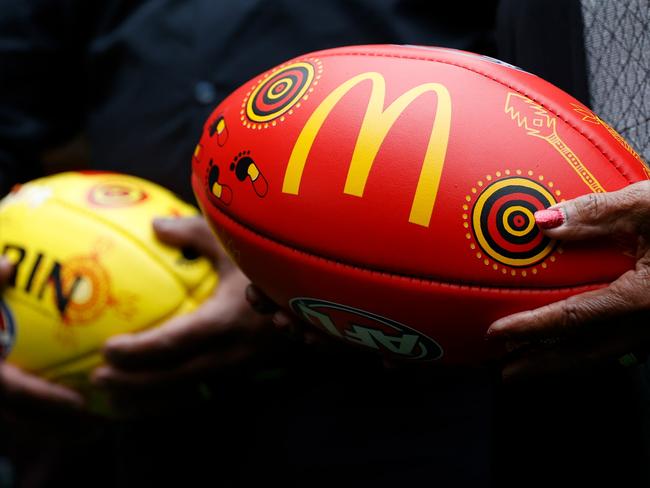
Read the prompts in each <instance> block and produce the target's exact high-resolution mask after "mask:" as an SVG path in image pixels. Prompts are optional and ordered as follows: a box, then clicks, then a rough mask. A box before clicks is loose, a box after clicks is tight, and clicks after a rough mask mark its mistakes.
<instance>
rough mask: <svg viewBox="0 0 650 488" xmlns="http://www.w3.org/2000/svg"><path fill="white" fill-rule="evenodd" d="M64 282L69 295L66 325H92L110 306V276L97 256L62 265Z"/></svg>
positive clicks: (69, 261)
mask: <svg viewBox="0 0 650 488" xmlns="http://www.w3.org/2000/svg"><path fill="white" fill-rule="evenodd" d="M61 282H62V287H63V289H64V290H65V292H66V293H67V294H69V296H70V300H69V301H68V303H67V306H66V308H65V311H64V314H63V319H64V320H65V321H66V322H69V323H72V324H82V323H87V322H90V321H92V320H95V319H97V318H98V317H100V316H101V315H102V314H103V313H104V312H105V310H106V308H107V307H108V306H109V305H110V304H111V294H110V276H109V274H108V271H107V270H106V269H105V268H104V267H103V266H102V265H101V264H100V263H99V260H98V259H97V257H96V256H78V257H75V258H71V259H69V260H68V261H66V262H65V263H63V267H62V271H61Z"/></svg>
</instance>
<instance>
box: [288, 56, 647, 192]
mask: <svg viewBox="0 0 650 488" xmlns="http://www.w3.org/2000/svg"><path fill="white" fill-rule="evenodd" d="M312 56H317V57H319V58H325V57H330V58H334V57H344V56H368V57H379V58H396V59H412V60H414V61H429V62H433V63H441V64H447V65H450V66H455V67H457V68H462V69H466V70H467V71H471V72H472V73H475V74H477V75H480V76H483V77H485V78H487V79H489V80H492V81H494V82H495V83H499V84H500V85H503V86H505V87H507V88H509V89H510V90H513V91H516V92H517V93H519V94H521V95H524V96H525V97H528V98H530V99H531V100H532V101H534V102H535V103H537V104H539V105H540V106H541V107H543V108H545V109H546V110H548V111H549V112H551V113H552V114H554V115H555V116H557V118H558V119H560V120H561V121H562V122H564V123H565V124H567V125H568V126H569V127H571V128H572V129H573V130H575V131H576V132H578V133H579V134H580V135H582V136H583V137H584V138H585V139H586V140H587V141H589V142H590V143H591V145H592V146H594V147H595V148H596V149H597V150H598V152H600V153H601V154H602V155H603V156H604V157H605V159H607V160H608V161H609V162H610V163H611V164H612V166H614V168H615V169H616V170H617V171H618V173H619V174H620V175H621V176H622V177H623V178H625V179H626V180H627V182H628V183H634V182H635V181H636V180H634V179H633V178H630V176H629V175H628V174H627V173H625V172H624V171H623V169H622V167H621V165H620V164H618V163H617V162H616V161H615V160H614V159H613V158H612V157H611V156H609V155H608V154H607V153H606V152H605V151H604V149H603V148H602V147H601V146H599V145H598V143H597V142H596V141H595V140H594V139H593V138H592V137H591V136H590V135H589V134H588V133H586V132H583V131H582V130H580V128H579V127H578V126H576V125H575V124H573V123H572V122H571V121H569V120H567V119H566V118H565V117H563V116H562V115H561V114H559V113H557V112H556V111H555V110H553V109H552V108H550V107H549V106H548V105H547V104H545V103H544V102H543V101H542V100H540V98H539V97H537V96H536V94H534V93H533V94H531V93H529V92H526V91H522V90H521V88H518V87H515V86H514V85H511V84H510V83H508V82H506V81H504V80H501V79H499V78H495V77H494V76H493V75H490V74H488V73H485V72H483V71H480V70H478V69H476V68H473V67H471V66H466V65H463V64H458V63H453V62H451V61H447V60H443V59H432V58H427V57H422V56H403V55H397V54H386V53H371V52H346V53H344V54H341V53H327V52H323V53H322V54H321V53H319V52H316V53H312ZM296 59H300V58H296ZM486 62H487V61H486ZM527 74H529V75H531V76H535V77H537V78H539V79H540V80H543V81H546V80H544V79H543V78H540V77H539V76H537V75H535V74H534V73H527ZM546 83H548V82H546ZM549 84H550V83H549ZM550 85H551V86H553V87H554V88H557V87H555V85H552V84H550ZM557 89H558V90H559V88H557Z"/></svg>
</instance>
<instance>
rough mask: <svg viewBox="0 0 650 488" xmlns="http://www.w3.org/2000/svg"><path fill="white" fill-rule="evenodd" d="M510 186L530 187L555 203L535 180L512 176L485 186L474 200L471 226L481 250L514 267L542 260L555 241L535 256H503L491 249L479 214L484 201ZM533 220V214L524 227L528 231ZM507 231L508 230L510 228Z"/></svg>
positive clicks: (550, 250)
mask: <svg viewBox="0 0 650 488" xmlns="http://www.w3.org/2000/svg"><path fill="white" fill-rule="evenodd" d="M510 186H523V187H525V188H530V189H532V190H534V191H536V192H539V193H540V194H541V195H542V196H543V197H545V198H546V199H547V200H548V201H549V202H550V203H551V205H555V204H556V203H557V202H556V200H555V198H554V197H553V194H552V193H550V192H549V191H548V190H547V189H546V188H544V187H543V186H542V185H540V184H538V183H536V182H535V181H532V180H529V179H527V178H517V177H512V178H505V179H503V180H500V181H496V182H494V183H493V184H491V185H490V186H489V187H487V188H485V190H484V191H483V192H482V193H481V194H480V195H479V197H478V199H477V200H476V203H475V204H474V208H473V209H472V226H473V231H474V236H475V238H476V241H477V242H478V244H479V246H480V247H481V248H482V249H483V251H484V252H485V253H486V254H487V255H488V256H489V257H491V258H492V259H494V260H495V261H498V262H500V263H502V264H506V265H508V266H516V267H523V266H531V265H533V264H535V263H538V262H539V261H541V260H543V259H544V258H545V257H546V256H548V255H549V254H550V253H551V252H552V251H553V249H554V248H555V241H550V242H549V243H548V244H547V245H546V246H545V247H544V249H542V250H541V251H540V252H538V253H537V254H536V255H535V256H531V257H528V258H512V257H510V256H504V255H503V254H501V253H499V252H498V251H496V250H495V249H493V248H492V246H491V245H490V244H489V242H488V240H487V239H486V237H485V235H484V233H483V229H482V227H481V214H482V212H483V209H484V208H485V203H486V202H487V200H488V199H489V198H490V197H491V196H492V195H494V193H496V192H497V191H499V190H502V189H504V188H507V187H510ZM526 210H527V209H526ZM513 211H514V210H513ZM534 222H535V218H534V216H533V218H532V219H531V224H529V226H528V227H527V228H526V230H527V231H528V232H530V230H532V228H533V226H534V225H535V224H534ZM508 231H509V232H510V230H508ZM515 232H521V231H515ZM513 235H517V234H514V233H513ZM521 235H525V234H521Z"/></svg>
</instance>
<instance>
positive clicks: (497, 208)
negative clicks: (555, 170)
mask: <svg viewBox="0 0 650 488" xmlns="http://www.w3.org/2000/svg"><path fill="white" fill-rule="evenodd" d="M554 186H555V185H554V184H553V182H552V181H548V182H545V181H544V176H542V175H538V176H537V177H536V176H535V175H534V173H533V171H528V172H527V173H526V174H524V172H523V171H522V170H515V171H511V170H508V169H507V170H505V171H503V172H501V171H497V172H496V174H495V175H486V177H485V180H481V181H478V182H477V184H476V186H475V187H474V188H472V189H471V193H470V194H469V195H467V196H466V197H465V203H464V204H463V227H464V228H465V229H466V234H465V237H466V238H467V240H468V241H469V243H470V250H471V251H472V252H473V253H474V254H475V256H476V258H477V259H479V260H480V261H482V262H483V264H484V265H485V266H491V267H492V269H494V270H495V271H498V272H499V271H500V272H501V273H502V274H510V275H512V276H518V275H519V276H523V277H526V276H529V275H530V274H532V275H535V274H537V273H538V271H539V270H540V269H546V268H547V267H548V262H549V261H550V262H555V261H556V259H557V258H556V256H555V255H552V254H553V252H554V251H555V250H556V248H557V251H558V253H559V254H561V253H562V249H560V248H558V245H557V241H553V240H551V239H549V238H548V237H546V236H545V235H544V234H543V233H542V232H541V231H540V229H539V227H538V226H537V225H536V224H535V217H534V214H535V212H536V211H538V210H543V209H545V208H548V207H550V206H551V205H555V204H556V203H557V201H558V200H557V199H558V198H559V197H560V196H561V195H562V193H561V191H560V190H558V189H556V188H554ZM562 201H563V200H562Z"/></svg>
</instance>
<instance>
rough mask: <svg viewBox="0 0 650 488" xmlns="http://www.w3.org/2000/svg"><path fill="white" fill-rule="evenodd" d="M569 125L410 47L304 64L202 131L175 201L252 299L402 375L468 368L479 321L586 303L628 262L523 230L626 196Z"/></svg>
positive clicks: (609, 152)
mask: <svg viewBox="0 0 650 488" xmlns="http://www.w3.org/2000/svg"><path fill="white" fill-rule="evenodd" d="M647 177H648V173H647V172H646V169H645V166H644V164H643V163H642V162H641V160H640V159H639V157H638V156H637V155H636V154H635V153H634V151H633V150H632V149H631V148H630V146H629V145H628V144H627V143H626V142H625V141H624V140H623V139H622V138H621V137H620V136H619V135H618V134H617V133H616V132H614V131H613V130H612V129H611V128H610V127H608V126H607V125H606V124H605V123H604V122H603V121H602V120H601V119H600V118H598V117H597V116H596V115H595V114H593V113H592V112H591V111H590V110H589V109H588V108H587V107H585V106H584V105H582V104H580V103H579V102H577V101H576V100H575V99H573V98H572V97H571V96H569V95H567V94H566V93H564V92H563V91H561V90H559V89H558V88H556V87H554V86H552V85H551V84H549V83H547V82H545V81H544V80H542V79H540V78H538V77H536V76H534V75H532V74H529V73H526V72H523V71H521V70H518V69H517V68H515V67H513V66H509V65H506V64H504V63H501V62H499V61H497V60H494V59H492V58H487V57H484V56H479V55H475V54H471V53H467V52H462V51H456V50H451V49H441V48H426V47H415V46H356V47H346V48H340V49H332V50H327V51H320V52H316V53H312V54H307V55H305V56H301V57H299V58H296V59H293V60H291V61H288V62H287V63H285V64H282V65H280V66H278V67H276V68H273V69H272V70H270V71H268V72H266V73H264V74H262V75H260V76H259V77H257V78H255V79H253V80H251V81H250V82H248V83H246V84H245V85H243V86H242V87H241V88H239V89H238V90H236V91H235V92H234V93H233V94H231V95H230V96H229V97H228V98H227V99H226V100H225V101H224V102H223V103H221V105H219V106H218V107H217V108H216V110H215V111H214V112H213V114H212V115H211V116H210V118H209V119H208V120H207V122H206V124H205V128H204V131H203V134H202V137H201V140H200V142H199V144H198V146H197V148H196V151H195V154H194V160H193V176H192V183H193V186H194V191H195V193H196V196H197V198H198V200H199V203H200V205H201V207H202V208H203V211H204V213H205V214H206V216H207V218H208V219H209V220H210V221H211V223H212V225H213V226H214V228H215V230H216V232H217V233H218V235H219V237H220V238H221V240H222V242H223V243H224V245H225V247H226V248H227V249H228V251H229V252H230V254H231V255H232V256H233V258H234V259H235V260H236V262H237V263H238V264H239V266H240V267H241V269H242V270H243V271H244V273H246V274H247V275H248V276H249V277H250V279H251V280H252V281H253V282H254V283H256V284H257V285H258V286H259V287H260V288H261V289H262V290H264V291H265V292H266V293H268V294H269V296H270V297H272V298H273V299H274V300H275V301H277V302H278V303H279V304H281V305H283V306H286V307H288V308H291V309H292V310H293V311H294V312H295V313H296V314H298V315H299V316H301V317H302V318H303V319H305V320H307V321H309V322H311V323H312V324H313V325H315V326H316V327H319V328H320V329H322V330H324V331H326V332H328V333H330V334H332V335H334V336H337V337H340V338H341V339H343V340H346V341H349V342H351V343H354V344H360V345H363V346H368V347H370V348H374V349H377V350H379V351H382V352H385V353H392V354H397V355H400V356H402V357H406V358H411V359H419V360H434V359H440V360H442V361H444V362H447V363H457V364H458V363H473V362H476V361H478V360H481V359H483V358H486V357H488V356H489V354H490V352H489V351H488V347H487V345H486V341H485V340H484V334H485V331H486V329H487V327H488V326H489V324H490V323H491V322H492V321H494V320H495V319H497V318H499V317H502V316H505V315H508V314H511V313H514V312H517V311H520V310H525V309H530V308H534V307H538V306H541V305H543V304H546V303H549V302H553V301H556V300H560V299H562V298H565V297H567V296H569V295H572V294H576V293H580V292H582V291H585V290H589V289H593V288H597V287H601V286H604V285H606V284H607V283H609V282H611V281H612V280H614V279H615V278H617V277H618V276H620V275H621V274H622V273H623V272H624V271H625V270H627V269H630V268H631V267H632V266H633V262H632V260H631V259H630V258H629V257H626V256H625V255H624V254H623V253H622V251H620V250H619V249H618V248H616V247H615V246H613V245H610V244H607V243H602V242H589V243H584V242H583V243H571V244H569V243H566V244H564V243H561V242H555V241H552V240H549V239H548V238H546V237H545V236H544V235H543V234H542V233H541V232H540V230H539V229H538V227H537V226H536V225H535V221H534V217H533V213H534V212H535V211H536V210H539V209H543V208H546V207H549V206H550V205H553V204H555V203H556V202H559V201H562V200H564V199H571V198H574V197H577V196H579V195H583V194H585V193H589V192H604V191H611V190H617V189H620V188H622V187H623V186H625V185H627V184H629V183H632V182H635V181H638V180H642V179H646V178H647Z"/></svg>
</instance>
